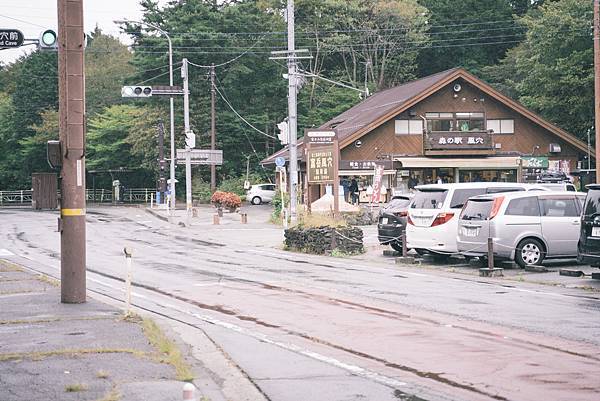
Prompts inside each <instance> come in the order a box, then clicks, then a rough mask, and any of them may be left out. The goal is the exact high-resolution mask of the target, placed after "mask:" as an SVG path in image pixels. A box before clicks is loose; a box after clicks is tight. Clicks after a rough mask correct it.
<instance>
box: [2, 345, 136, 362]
mask: <svg viewBox="0 0 600 401" xmlns="http://www.w3.org/2000/svg"><path fill="white" fill-rule="evenodd" d="M119 353H125V354H132V355H135V356H137V357H145V356H146V354H145V353H144V352H142V351H138V350H134V349H127V348H115V349H111V348H96V349H63V350H55V351H46V352H18V353H9V354H0V362H4V361H20V360H23V359H30V360H33V361H41V360H43V359H45V358H48V357H52V356H71V357H75V356H80V355H86V354H119Z"/></svg>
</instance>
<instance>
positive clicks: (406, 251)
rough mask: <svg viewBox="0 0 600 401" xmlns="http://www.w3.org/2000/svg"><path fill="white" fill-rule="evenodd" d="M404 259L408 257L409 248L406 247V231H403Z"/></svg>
mask: <svg viewBox="0 0 600 401" xmlns="http://www.w3.org/2000/svg"><path fill="white" fill-rule="evenodd" d="M401 238H402V257H403V258H405V257H406V256H408V246H407V245H406V231H405V230H402V236H401Z"/></svg>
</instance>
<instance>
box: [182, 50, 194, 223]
mask: <svg viewBox="0 0 600 401" xmlns="http://www.w3.org/2000/svg"><path fill="white" fill-rule="evenodd" d="M181 77H182V78H183V128H184V132H185V134H186V136H187V135H188V133H189V132H190V91H189V77H188V60H187V58H184V59H183V65H182V66H181ZM190 150H191V149H190V147H189V146H188V144H187V143H186V145H185V209H186V211H187V216H188V218H189V217H190V215H191V213H192V162H191V154H190Z"/></svg>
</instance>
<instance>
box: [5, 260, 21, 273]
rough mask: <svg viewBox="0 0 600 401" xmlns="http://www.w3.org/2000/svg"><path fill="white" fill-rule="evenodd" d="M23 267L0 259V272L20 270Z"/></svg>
mask: <svg viewBox="0 0 600 401" xmlns="http://www.w3.org/2000/svg"><path fill="white" fill-rule="evenodd" d="M22 271H23V269H22V268H21V267H20V266H18V265H16V264H14V263H10V262H7V261H5V260H0V273H1V272H22Z"/></svg>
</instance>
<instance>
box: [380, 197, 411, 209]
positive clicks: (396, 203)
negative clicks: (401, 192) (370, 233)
mask: <svg viewBox="0 0 600 401" xmlns="http://www.w3.org/2000/svg"><path fill="white" fill-rule="evenodd" d="M409 204H410V199H409V198H396V199H392V200H391V201H390V204H389V205H387V206H386V207H385V210H396V209H405V208H407V207H408V205H409Z"/></svg>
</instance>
